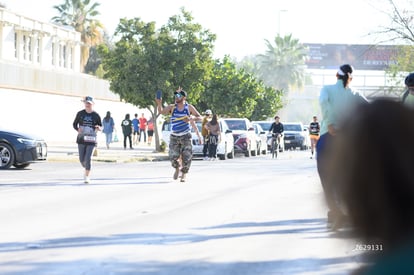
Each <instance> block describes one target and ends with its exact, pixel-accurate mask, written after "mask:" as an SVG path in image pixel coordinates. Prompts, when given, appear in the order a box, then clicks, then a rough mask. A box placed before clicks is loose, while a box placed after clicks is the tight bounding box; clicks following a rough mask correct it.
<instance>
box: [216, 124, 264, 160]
mask: <svg viewBox="0 0 414 275" xmlns="http://www.w3.org/2000/svg"><path fill="white" fill-rule="evenodd" d="M223 120H224V121H225V122H226V124H227V126H228V127H229V129H230V130H232V132H233V138H234V150H235V153H242V154H244V155H245V156H246V157H250V156H256V154H257V151H258V148H257V141H256V139H257V138H256V133H255V132H254V127H253V125H252V123H251V122H250V120H248V119H247V118H224V119H223Z"/></svg>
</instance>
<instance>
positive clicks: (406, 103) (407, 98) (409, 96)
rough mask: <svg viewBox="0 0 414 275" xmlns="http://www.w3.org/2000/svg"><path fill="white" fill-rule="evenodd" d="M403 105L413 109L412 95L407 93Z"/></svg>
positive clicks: (413, 97) (413, 98)
mask: <svg viewBox="0 0 414 275" xmlns="http://www.w3.org/2000/svg"><path fill="white" fill-rule="evenodd" d="M404 105H406V106H409V107H414V95H412V94H410V93H408V95H407V97H406V98H405V101H404Z"/></svg>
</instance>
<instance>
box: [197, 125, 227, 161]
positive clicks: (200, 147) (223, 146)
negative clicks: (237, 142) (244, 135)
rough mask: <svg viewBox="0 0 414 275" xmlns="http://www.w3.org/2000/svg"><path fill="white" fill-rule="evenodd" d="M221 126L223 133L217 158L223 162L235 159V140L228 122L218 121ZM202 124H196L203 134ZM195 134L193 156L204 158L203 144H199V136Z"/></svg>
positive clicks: (218, 146)
mask: <svg viewBox="0 0 414 275" xmlns="http://www.w3.org/2000/svg"><path fill="white" fill-rule="evenodd" d="M218 123H219V124H220V131H221V140H220V142H219V144H218V145H217V157H218V158H219V159H221V160H225V159H227V158H229V159H232V158H234V139H233V133H232V131H231V130H230V129H229V128H228V127H227V124H226V122H224V121H223V120H222V119H219V120H218ZM201 124H202V123H201V122H196V125H197V127H198V131H199V132H200V133H201ZM192 134H193V156H194V157H197V156H200V157H201V156H203V147H204V146H203V144H200V143H199V139H198V136H197V135H196V133H195V132H194V131H192Z"/></svg>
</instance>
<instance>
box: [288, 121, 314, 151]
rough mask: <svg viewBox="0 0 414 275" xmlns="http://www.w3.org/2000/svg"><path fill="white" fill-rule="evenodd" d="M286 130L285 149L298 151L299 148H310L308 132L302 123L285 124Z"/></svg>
mask: <svg viewBox="0 0 414 275" xmlns="http://www.w3.org/2000/svg"><path fill="white" fill-rule="evenodd" d="M283 127H284V129H285V131H284V133H285V134H284V136H285V139H284V140H285V149H286V150H287V149H296V148H297V147H299V148H300V149H301V150H306V149H309V148H310V144H311V143H310V137H309V132H308V130H307V129H306V128H305V127H304V126H303V124H302V123H301V122H285V123H283Z"/></svg>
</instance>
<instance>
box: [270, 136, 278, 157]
mask: <svg viewBox="0 0 414 275" xmlns="http://www.w3.org/2000/svg"><path fill="white" fill-rule="evenodd" d="M279 137H280V134H277V133H272V145H271V147H270V152H271V154H272V158H277V153H278V152H279V146H280V142H279Z"/></svg>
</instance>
